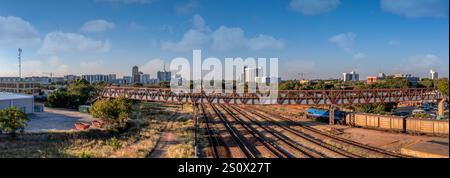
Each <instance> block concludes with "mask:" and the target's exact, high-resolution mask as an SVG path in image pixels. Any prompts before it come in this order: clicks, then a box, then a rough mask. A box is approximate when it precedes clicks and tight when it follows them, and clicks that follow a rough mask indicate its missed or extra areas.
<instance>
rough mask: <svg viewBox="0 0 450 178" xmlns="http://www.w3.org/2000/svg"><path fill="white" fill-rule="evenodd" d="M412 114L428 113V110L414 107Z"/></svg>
mask: <svg viewBox="0 0 450 178" xmlns="http://www.w3.org/2000/svg"><path fill="white" fill-rule="evenodd" d="M412 114H413V115H415V114H426V112H425V111H424V110H423V109H414V110H413V111H412Z"/></svg>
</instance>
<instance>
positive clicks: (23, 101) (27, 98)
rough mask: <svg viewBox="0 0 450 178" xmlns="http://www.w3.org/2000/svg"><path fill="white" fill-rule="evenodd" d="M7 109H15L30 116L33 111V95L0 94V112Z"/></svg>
mask: <svg viewBox="0 0 450 178" xmlns="http://www.w3.org/2000/svg"><path fill="white" fill-rule="evenodd" d="M9 107H17V108H19V109H20V110H22V111H24V112H25V113H26V114H31V113H33V110H34V97H33V95H25V94H18V93H7V92H0V110H1V109H6V108H9Z"/></svg>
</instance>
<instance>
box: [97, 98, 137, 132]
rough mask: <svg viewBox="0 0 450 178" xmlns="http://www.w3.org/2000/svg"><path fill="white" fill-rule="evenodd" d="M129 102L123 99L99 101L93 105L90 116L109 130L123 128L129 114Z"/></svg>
mask: <svg viewBox="0 0 450 178" xmlns="http://www.w3.org/2000/svg"><path fill="white" fill-rule="evenodd" d="M131 109H132V108H131V102H130V101H129V100H127V99H125V98H118V99H110V98H106V99H101V100H98V101H97V102H95V103H94V105H93V106H92V108H91V110H90V111H91V114H92V116H93V117H95V118H99V119H101V120H102V121H104V122H105V124H106V126H107V127H108V128H109V129H117V128H123V127H125V125H126V123H127V121H128V119H129V117H130V114H131Z"/></svg>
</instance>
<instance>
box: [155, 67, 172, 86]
mask: <svg viewBox="0 0 450 178" xmlns="http://www.w3.org/2000/svg"><path fill="white" fill-rule="evenodd" d="M157 78H158V81H159V82H170V79H171V78H172V72H169V71H166V66H164V71H158V73H157Z"/></svg>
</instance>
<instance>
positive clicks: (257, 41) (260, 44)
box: [247, 34, 284, 50]
mask: <svg viewBox="0 0 450 178" xmlns="http://www.w3.org/2000/svg"><path fill="white" fill-rule="evenodd" d="M247 46H248V47H249V48H250V49H253V50H260V49H281V48H283V47H284V42H283V41H282V40H278V39H275V38H274V37H272V36H267V35H262V34H260V35H259V36H258V37H256V38H252V39H250V40H248V42H247Z"/></svg>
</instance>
